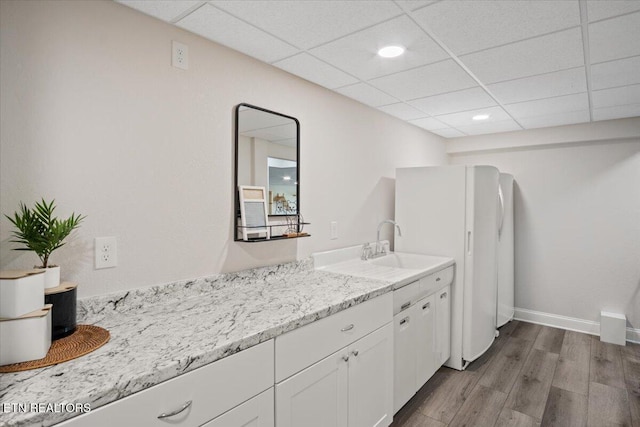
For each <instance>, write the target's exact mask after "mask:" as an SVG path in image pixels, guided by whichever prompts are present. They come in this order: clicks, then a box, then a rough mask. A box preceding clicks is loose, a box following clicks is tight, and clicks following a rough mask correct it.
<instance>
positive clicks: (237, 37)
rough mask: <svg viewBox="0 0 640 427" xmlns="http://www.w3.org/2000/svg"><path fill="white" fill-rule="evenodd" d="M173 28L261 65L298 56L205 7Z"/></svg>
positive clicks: (247, 27)
mask: <svg viewBox="0 0 640 427" xmlns="http://www.w3.org/2000/svg"><path fill="white" fill-rule="evenodd" d="M176 25H177V26H179V27H181V28H184V29H185V30H188V31H191V32H193V33H196V34H199V35H201V36H202V37H205V38H207V39H209V40H213V41H215V42H216V43H220V44H223V45H225V46H227V47H230V48H231V49H235V50H237V51H240V52H242V53H244V54H246V55H249V56H252V57H254V58H257V59H259V60H261V61H264V62H272V61H276V60H278V59H282V58H284V57H287V56H290V55H293V54H295V53H296V52H298V50H297V49H295V48H294V47H293V46H290V45H288V44H287V43H284V42H282V41H280V40H278V39H276V38H275V37H272V36H270V35H269V34H267V33H265V32H263V31H260V30H258V29H256V28H254V27H252V26H251V25H249V24H246V23H244V22H242V21H240V20H239V19H236V18H234V17H233V16H230V15H229V14H227V13H225V12H223V11H221V10H218V9H216V8H214V7H211V6H209V5H205V6H203V7H201V8H199V9H198V10H196V11H195V12H193V13H191V14H189V15H187V16H186V17H184V18H183V19H181V20H180V21H178V22H177V23H176Z"/></svg>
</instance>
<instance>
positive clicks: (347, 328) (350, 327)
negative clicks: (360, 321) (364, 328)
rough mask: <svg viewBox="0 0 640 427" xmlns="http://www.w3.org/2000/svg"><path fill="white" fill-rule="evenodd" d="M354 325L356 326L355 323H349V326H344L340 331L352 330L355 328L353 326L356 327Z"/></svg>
mask: <svg viewBox="0 0 640 427" xmlns="http://www.w3.org/2000/svg"><path fill="white" fill-rule="evenodd" d="M354 326H355V325H354V324H353V323H352V324H350V325H347V326H345V327H344V328H342V329H340V331H342V332H347V331H350V330H352V329H353V327H354Z"/></svg>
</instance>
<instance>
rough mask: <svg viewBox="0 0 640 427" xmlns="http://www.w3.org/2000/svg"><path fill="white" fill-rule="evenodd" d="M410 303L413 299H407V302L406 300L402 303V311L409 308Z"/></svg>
mask: <svg viewBox="0 0 640 427" xmlns="http://www.w3.org/2000/svg"><path fill="white" fill-rule="evenodd" d="M410 305H411V301H407V302H405V303H404V304H402V305H401V306H400V311H402V310H406V309H407V308H409V306H410Z"/></svg>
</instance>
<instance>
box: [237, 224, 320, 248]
mask: <svg viewBox="0 0 640 427" xmlns="http://www.w3.org/2000/svg"><path fill="white" fill-rule="evenodd" d="M305 225H310V223H308V222H302V223H300V224H299V226H300V229H302V227H303V226H305ZM267 227H268V228H269V229H270V230H269V231H270V232H269V236H270V237H269V238H267V237H265V236H261V237H248V238H247V239H244V240H238V241H240V242H247V243H257V242H269V241H271V240H288V239H298V238H300V237H310V236H311V234H309V233H306V232H303V231H301V232H297V233H286V232H285V231H283V229H286V228H287V227H288V226H287V224H272V225H268V226H267ZM252 228H255V229H259V230H263V229H264V227H250V226H242V225H238V230H237V234H238V235H240V236H242V235H243V234H244V233H243V231H246V234H251V231H250V230H251V229H252Z"/></svg>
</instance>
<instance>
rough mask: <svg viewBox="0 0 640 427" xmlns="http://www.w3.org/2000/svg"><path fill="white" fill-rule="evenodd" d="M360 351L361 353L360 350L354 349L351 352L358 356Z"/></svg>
mask: <svg viewBox="0 0 640 427" xmlns="http://www.w3.org/2000/svg"><path fill="white" fill-rule="evenodd" d="M359 353H360V352H359V351H358V350H353V351H352V352H351V354H353V355H354V356H357V355H358V354H359Z"/></svg>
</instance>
